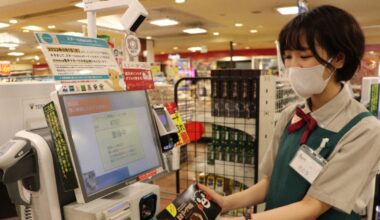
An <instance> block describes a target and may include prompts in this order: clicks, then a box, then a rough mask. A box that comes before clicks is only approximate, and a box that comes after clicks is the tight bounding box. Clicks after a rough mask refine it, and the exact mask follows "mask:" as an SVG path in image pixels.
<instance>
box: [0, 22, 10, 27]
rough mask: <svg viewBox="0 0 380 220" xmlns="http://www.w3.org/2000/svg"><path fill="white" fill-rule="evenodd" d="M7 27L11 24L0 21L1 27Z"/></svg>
mask: <svg viewBox="0 0 380 220" xmlns="http://www.w3.org/2000/svg"><path fill="white" fill-rule="evenodd" d="M5 27H9V24H7V23H1V22H0V28H5Z"/></svg>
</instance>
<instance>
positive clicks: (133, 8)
mask: <svg viewBox="0 0 380 220" xmlns="http://www.w3.org/2000/svg"><path fill="white" fill-rule="evenodd" d="M147 16H148V12H147V11H146V9H145V8H144V6H142V4H141V3H140V2H139V1H137V0H132V1H131V3H130V5H129V8H128V9H127V11H126V12H125V13H124V15H123V16H122V17H121V24H122V25H123V26H124V28H125V30H130V31H132V32H136V30H137V28H139V26H140V25H141V24H142V22H143V21H144V20H145V18H146V17H147Z"/></svg>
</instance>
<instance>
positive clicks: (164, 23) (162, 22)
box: [150, 18, 178, 27]
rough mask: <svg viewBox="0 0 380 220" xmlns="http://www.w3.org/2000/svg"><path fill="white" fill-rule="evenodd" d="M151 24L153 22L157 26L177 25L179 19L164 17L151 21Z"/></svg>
mask: <svg viewBox="0 0 380 220" xmlns="http://www.w3.org/2000/svg"><path fill="white" fill-rule="evenodd" d="M150 24H153V25H156V26H160V27H164V26H172V25H177V24H178V21H176V20H172V19H169V18H164V19H157V20H153V21H151V22H150Z"/></svg>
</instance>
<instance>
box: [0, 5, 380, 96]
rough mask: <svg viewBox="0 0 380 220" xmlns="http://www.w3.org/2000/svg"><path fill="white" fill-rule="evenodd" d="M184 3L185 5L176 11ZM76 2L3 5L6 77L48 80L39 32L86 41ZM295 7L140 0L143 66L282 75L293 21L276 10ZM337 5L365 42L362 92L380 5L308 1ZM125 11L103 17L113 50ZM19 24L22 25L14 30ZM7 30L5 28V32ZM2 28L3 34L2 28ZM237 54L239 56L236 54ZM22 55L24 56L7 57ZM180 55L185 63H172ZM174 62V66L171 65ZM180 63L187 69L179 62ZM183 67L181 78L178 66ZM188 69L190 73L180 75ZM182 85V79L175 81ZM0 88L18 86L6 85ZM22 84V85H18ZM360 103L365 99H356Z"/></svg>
mask: <svg viewBox="0 0 380 220" xmlns="http://www.w3.org/2000/svg"><path fill="white" fill-rule="evenodd" d="M176 1H178V2H183V3H176ZM79 2H80V1H73V0H38V1H36V0H13V1H0V8H1V12H2V13H1V15H0V23H1V25H0V61H1V62H2V63H10V64H11V65H10V67H9V66H8V65H7V66H6V67H4V66H3V68H10V70H8V71H5V72H4V70H2V72H3V74H2V76H5V77H9V75H13V76H15V75H19V76H26V77H29V76H33V75H34V76H37V75H50V74H51V73H50V71H49V70H48V68H47V65H46V62H45V60H44V57H43V55H42V53H41V51H40V49H39V48H38V47H37V46H38V45H37V42H36V40H35V38H34V36H33V32H34V31H47V32H56V33H69V34H73V33H74V34H80V33H83V32H86V27H85V23H83V21H84V22H85V21H86V14H85V13H84V11H83V9H82V8H80V7H77V6H75V5H76V4H77V3H79ZM296 2H297V1H295V0H281V1H279V0H267V1H249V0H239V1H231V0H207V1H203V0H187V1H183V0H182V1H181V0H141V4H143V5H144V7H145V8H146V9H147V11H148V12H149V16H148V18H147V19H146V20H145V21H144V22H143V24H142V25H141V26H140V27H139V29H138V30H137V36H138V37H139V38H141V41H142V45H143V49H145V50H146V51H145V52H144V51H142V54H141V60H147V61H148V62H158V63H160V64H167V65H168V66H167V68H166V67H165V68H163V69H162V72H166V73H165V74H169V75H170V74H174V75H178V74H179V77H181V76H182V75H185V76H188V75H190V76H191V75H194V72H195V71H198V74H199V75H208V74H209V70H210V69H215V68H217V67H220V68H224V67H230V65H231V64H230V62H229V61H230V56H231V55H233V56H234V58H233V59H234V61H236V63H235V64H232V66H233V67H236V68H272V69H276V65H277V64H276V50H275V44H274V41H275V40H276V38H277V35H278V32H279V30H280V29H281V27H282V26H283V25H284V24H285V23H286V22H288V21H289V20H290V19H291V18H292V17H294V15H281V14H280V13H278V12H277V10H276V8H278V7H283V6H295V5H296ZM322 4H332V5H335V6H337V7H341V8H343V9H345V10H347V11H349V12H350V13H352V14H353V15H354V16H355V17H356V19H357V20H358V21H359V23H360V25H361V26H362V28H363V30H364V33H365V37H366V45H367V47H366V48H367V49H366V55H365V57H364V59H363V62H362V69H361V70H360V71H359V74H357V76H356V77H355V78H354V79H353V81H352V84H354V87H355V86H356V88H357V87H360V82H361V77H362V76H367V75H378V72H379V64H378V63H379V56H380V17H379V16H378V13H379V9H380V1H378V0H363V1H355V0H321V1H309V7H311V8H312V7H316V6H318V5H322ZM125 10H126V9H123V8H121V9H113V10H104V11H101V12H98V13H97V24H98V34H100V35H104V34H105V35H108V36H110V41H111V43H113V45H114V46H115V48H121V47H122V39H123V37H124V34H123V32H122V26H121V24H120V22H119V19H120V17H121V15H122V14H123V13H124V12H125ZM164 18H168V19H172V20H175V21H177V22H178V24H177V25H172V26H162V27H160V26H155V25H152V24H151V21H153V20H157V19H164ZM11 20H16V22H17V23H12V21H11ZM2 26H4V27H2ZM1 27H2V28H1ZM194 27H199V28H203V29H205V30H206V31H207V32H206V33H202V34H187V33H184V32H183V30H184V29H187V28H194ZM231 49H232V51H233V52H231ZM12 52H13V53H14V52H21V53H22V54H17V53H16V54H15V55H16V56H12V55H9V54H10V53H12ZM169 55H179V56H169ZM169 57H170V58H169ZM178 58H180V59H182V61H180V62H178ZM178 65H179V66H180V71H179V72H178V71H177V69H176V66H178ZM182 69H185V70H186V71H185V72H181V70H182ZM174 77H177V78H178V76H174ZM0 80H1V81H7V80H8V81H9V80H15V79H4V78H2V79H1V78H0ZM19 80H21V78H20V79H19ZM358 95H360V94H358Z"/></svg>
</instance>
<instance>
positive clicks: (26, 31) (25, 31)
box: [22, 29, 30, 33]
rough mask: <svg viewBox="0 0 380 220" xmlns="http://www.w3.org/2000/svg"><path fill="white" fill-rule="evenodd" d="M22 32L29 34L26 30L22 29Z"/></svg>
mask: <svg viewBox="0 0 380 220" xmlns="http://www.w3.org/2000/svg"><path fill="white" fill-rule="evenodd" d="M22 32H24V33H28V32H30V30H26V29H24V30H22Z"/></svg>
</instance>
